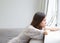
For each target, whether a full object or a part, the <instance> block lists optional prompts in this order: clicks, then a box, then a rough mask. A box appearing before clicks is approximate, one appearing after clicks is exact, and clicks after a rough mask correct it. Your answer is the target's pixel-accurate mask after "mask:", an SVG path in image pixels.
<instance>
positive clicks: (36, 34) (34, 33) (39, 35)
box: [25, 28, 47, 39]
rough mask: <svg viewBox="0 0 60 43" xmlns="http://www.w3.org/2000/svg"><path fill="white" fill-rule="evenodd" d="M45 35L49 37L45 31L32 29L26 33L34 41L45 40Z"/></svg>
mask: <svg viewBox="0 0 60 43" xmlns="http://www.w3.org/2000/svg"><path fill="white" fill-rule="evenodd" d="M43 34H46V35H47V32H46V31H43V30H39V29H31V28H30V29H28V30H27V31H25V35H27V36H29V37H30V38H33V39H43Z"/></svg>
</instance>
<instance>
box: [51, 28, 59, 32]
mask: <svg viewBox="0 0 60 43" xmlns="http://www.w3.org/2000/svg"><path fill="white" fill-rule="evenodd" d="M58 30H59V29H58V28H51V29H50V31H58Z"/></svg>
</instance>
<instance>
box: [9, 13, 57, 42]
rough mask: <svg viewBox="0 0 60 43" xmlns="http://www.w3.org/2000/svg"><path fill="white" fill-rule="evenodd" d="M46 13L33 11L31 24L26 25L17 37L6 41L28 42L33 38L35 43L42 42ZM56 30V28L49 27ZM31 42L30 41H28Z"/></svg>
mask: <svg viewBox="0 0 60 43" xmlns="http://www.w3.org/2000/svg"><path fill="white" fill-rule="evenodd" d="M45 17H46V15H45V14H44V13H42V12H37V13H35V15H34V17H33V20H32V22H31V24H30V25H29V26H28V27H26V29H25V30H24V31H23V32H22V33H20V35H18V36H17V37H15V38H13V39H12V40H10V41H9V42H8V43H28V41H29V40H32V39H33V40H35V41H36V43H43V42H44V39H43V36H44V35H47V34H48V32H47V31H46V28H45V26H46V19H45ZM49 30H52V31H56V30H57V29H53V28H52V29H49ZM29 43H31V41H30V42H29Z"/></svg>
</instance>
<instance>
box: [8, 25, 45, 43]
mask: <svg viewBox="0 0 60 43" xmlns="http://www.w3.org/2000/svg"><path fill="white" fill-rule="evenodd" d="M43 32H44V30H43V29H42V30H39V29H36V28H34V27H33V26H32V25H30V26H28V27H26V29H25V30H24V31H23V32H22V33H20V35H18V36H17V37H15V38H13V39H12V40H10V41H9V42H8V43H27V41H28V40H29V39H30V38H32V39H43Z"/></svg>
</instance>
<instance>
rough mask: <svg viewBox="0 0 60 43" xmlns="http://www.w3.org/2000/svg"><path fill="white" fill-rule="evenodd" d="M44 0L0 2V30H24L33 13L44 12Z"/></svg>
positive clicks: (2, 0)
mask: <svg viewBox="0 0 60 43" xmlns="http://www.w3.org/2000/svg"><path fill="white" fill-rule="evenodd" d="M44 4H45V0H0V28H24V27H26V26H27V25H29V24H30V22H31V19H32V17H33V15H34V13H35V12H37V11H44Z"/></svg>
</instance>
